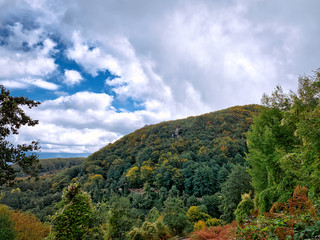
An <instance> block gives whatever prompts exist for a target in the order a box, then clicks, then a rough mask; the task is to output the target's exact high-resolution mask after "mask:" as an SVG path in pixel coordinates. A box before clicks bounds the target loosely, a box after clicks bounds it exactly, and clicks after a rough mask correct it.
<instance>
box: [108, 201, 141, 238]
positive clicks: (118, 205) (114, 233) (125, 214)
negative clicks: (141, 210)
mask: <svg viewBox="0 0 320 240" xmlns="http://www.w3.org/2000/svg"><path fill="white" fill-rule="evenodd" d="M108 204H109V209H108V212H107V218H106V224H105V225H104V228H105V230H106V234H107V239H112V240H123V239H127V233H128V232H129V231H130V229H131V228H132V227H133V226H135V225H137V224H138V223H139V221H138V214H137V212H136V211H135V209H132V208H131V206H130V200H129V199H128V198H125V197H118V196H112V197H111V199H110V201H109V203H108Z"/></svg>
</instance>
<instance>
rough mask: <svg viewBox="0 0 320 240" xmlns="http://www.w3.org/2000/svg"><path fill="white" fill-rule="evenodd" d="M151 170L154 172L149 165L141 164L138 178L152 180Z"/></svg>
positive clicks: (145, 180)
mask: <svg viewBox="0 0 320 240" xmlns="http://www.w3.org/2000/svg"><path fill="white" fill-rule="evenodd" d="M153 172H154V170H153V168H152V167H150V166H142V167H141V168H140V179H141V181H143V182H147V181H150V180H152V177H153Z"/></svg>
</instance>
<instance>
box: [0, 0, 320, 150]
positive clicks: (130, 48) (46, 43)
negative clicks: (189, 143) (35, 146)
mask: <svg viewBox="0 0 320 240" xmlns="http://www.w3.org/2000/svg"><path fill="white" fill-rule="evenodd" d="M284 4H285V3H281V2H279V1H275V0H270V1H257V0H249V1H245V0H233V1H206V0H199V1H194V0H188V1H180V0H178V1H174V2H173V1H169V0H163V1H161V2H156V1H148V0H137V1H127V2H126V3H125V4H123V3H121V2H119V1H96V0H93V1H90V2H89V1H85V0H79V1H77V3H75V2H72V1H61V0H55V1H53V0H46V1H45V2H42V1H40V0H26V1H22V0H14V1H12V2H11V1H10V2H9V0H7V1H3V2H2V3H0V22H5V21H4V19H6V18H10V17H8V16H9V15H10V14H11V13H12V12H14V10H12V9H16V11H17V12H18V13H19V14H20V15H23V14H25V12H26V11H22V9H24V8H26V9H28V11H29V12H31V13H33V14H32V17H30V15H28V14H26V15H28V16H27V17H25V16H26V15H23V16H24V17H25V19H29V18H31V19H32V20H33V21H34V22H35V25H36V24H38V25H39V26H38V27H35V28H31V29H27V28H24V27H23V26H24V25H23V23H22V22H21V23H19V21H18V23H16V24H12V25H11V28H9V29H10V31H11V32H12V34H13V35H11V36H9V37H8V38H7V39H5V40H6V41H8V42H9V43H8V44H9V45H6V46H5V45H2V46H0V68H1V69H2V71H1V72H0V81H1V82H2V83H5V84H7V86H10V87H12V88H23V87H30V86H37V87H42V88H45V89H50V90H55V92H56V94H57V95H62V97H59V98H57V99H54V100H51V101H44V102H43V104H42V105H41V106H40V107H38V109H37V110H32V111H31V112H30V113H32V114H33V115H34V118H36V119H37V118H38V119H40V122H41V123H42V125H41V127H40V126H39V129H40V130H39V131H38V132H37V134H39V136H41V138H43V139H45V142H44V144H45V146H46V149H47V150H48V151H52V152H54V151H68V152H71V151H72V148H73V149H74V151H78V152H81V151H89V150H88V149H93V148H94V146H93V145H92V146H91V145H90V144H89V142H87V141H86V138H87V139H90V141H92V142H93V143H94V144H97V146H98V145H99V144H100V142H101V145H99V146H102V145H105V144H106V143H107V142H108V141H113V140H114V139H116V138H117V137H119V136H121V135H122V134H126V133H128V132H130V131H132V130H134V129H136V128H139V127H142V126H144V125H145V124H149V123H156V122H159V121H163V120H169V119H176V118H182V117H186V116H189V115H196V114H200V113H204V112H209V111H213V110H217V109H222V108H226V107H230V106H233V105H240V104H249V103H259V99H260V97H261V96H262V93H263V92H270V91H271V90H272V89H273V88H274V86H275V85H276V84H281V85H284V87H285V88H291V89H292V88H294V87H295V86H296V82H297V81H296V77H297V75H298V74H303V73H309V72H310V71H311V70H312V69H316V68H317V67H319V66H318V65H317V64H319V63H318V56H319V53H320V48H319V46H318V45H319V43H318V40H317V39H318V36H319V35H320V30H319V28H318V26H317V23H318V22H319V20H320V19H319V14H318V13H317V9H318V8H319V7H320V4H319V2H318V1H316V0H310V1H308V2H304V3H301V2H300V1H297V0H293V1H292V4H290V6H285V7H284ZM20 5H21V6H22V7H20ZM261 9H264V11H261ZM28 11H27V12H28ZM9 13H10V14H9ZM34 13H37V14H34ZM305 16H308V18H306V17H305ZM28 17H29V18H28ZM10 19H11V18H10ZM30 22H32V21H31V20H30ZM49 32H50V34H51V33H53V34H56V35H57V36H59V40H60V41H61V42H62V43H63V44H64V45H65V46H67V50H66V51H65V52H64V53H63V54H65V55H66V56H67V57H68V58H69V59H70V60H74V61H75V62H76V63H77V64H79V65H81V67H82V68H83V69H84V71H85V72H87V73H89V74H91V75H92V76H98V75H99V73H100V72H104V71H109V72H111V73H112V74H113V75H117V76H118V77H117V78H109V79H106V81H105V83H106V86H105V89H110V88H111V89H112V91H114V93H115V97H111V96H110V95H109V94H110V93H109V94H104V93H100V94H98V93H91V92H80V93H76V94H73V95H70V96H66V94H67V93H66V92H65V91H66V90H65V89H61V88H62V87H61V86H58V85H56V84H54V83H52V84H53V85H50V84H49V83H50V81H49V80H48V79H49V78H47V77H48V76H50V74H53V73H54V72H55V71H57V65H56V64H55V62H54V59H53V57H52V56H53V55H52V53H54V52H55V51H57V49H56V45H55V44H56V43H55V42H53V40H50V39H49V38H48V34H49ZM0 40H1V38H0ZM23 42H28V47H30V48H31V49H30V50H29V51H28V52H23V51H18V50H17V49H18V48H19V47H21V44H22V43H23ZM38 42H42V43H43V45H41V44H40V45H37V43H38ZM32 46H33V47H32ZM81 74H82V73H81ZM81 74H80V73H79V72H76V71H73V70H66V71H65V73H64V81H65V83H66V84H69V85H70V86H73V85H76V84H79V83H80V82H81V81H83V77H82V76H81ZM82 75H83V74H82ZM83 76H84V75H83ZM79 86H80V84H79ZM58 87H59V91H56V90H57V89H58ZM88 91H89V90H88ZM101 91H103V90H102V89H101ZM128 99H129V101H132V100H133V101H134V103H133V104H139V106H140V107H142V108H143V110H136V111H132V110H131V112H130V111H129V110H123V111H122V112H117V111H116V109H115V108H114V107H113V106H112V105H113V103H114V102H116V101H125V100H128ZM46 129H48V130H47V131H48V135H45V134H46ZM59 131H61V132H63V133H65V134H61V136H60V135H59ZM26 134H27V133H26ZM28 134H29V135H28V136H30V137H31V136H36V135H33V133H32V132H31V131H30V132H28ZM95 134H97V139H99V141H97V142H95V141H94V140H93V138H94V135H95ZM100 134H101V135H100ZM73 135H74V136H75V137H74V138H72V136H73ZM82 136H85V137H82ZM75 138H77V139H75ZM50 139H51V140H50ZM112 139H113V140H112ZM103 141H105V142H103ZM59 142H61V143H63V144H66V146H65V145H64V146H62V145H59Z"/></svg>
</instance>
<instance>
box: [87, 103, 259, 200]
mask: <svg viewBox="0 0 320 240" xmlns="http://www.w3.org/2000/svg"><path fill="white" fill-rule="evenodd" d="M260 110H261V106H258V105H247V106H236V107H232V108H228V109H226V110H221V111H217V112H213V113H208V114H204V115H201V116H196V117H189V118H187V119H181V120H176V121H168V122H162V123H159V124H155V125H149V126H145V127H143V128H141V129H139V130H136V131H135V132H133V133H131V134H128V135H126V136H124V137H123V138H121V139H120V140H118V141H116V142H115V143H113V144H109V145H108V146H106V147H104V148H102V149H100V150H99V151H98V152H96V153H94V154H92V155H91V156H89V157H88V158H87V159H86V161H85V163H84V165H83V166H84V168H85V172H86V174H87V176H88V177H89V176H93V175H96V174H99V175H100V176H101V177H102V178H103V180H105V187H106V188H110V187H111V188H113V189H122V190H126V189H127V188H139V187H142V186H143V184H144V183H145V182H148V183H150V184H151V185H152V186H154V187H155V188H156V189H160V188H161V187H164V188H166V189H167V190H169V189H171V187H172V186H173V185H175V186H176V187H177V188H178V190H180V192H182V191H184V192H185V193H187V194H190V195H192V194H194V195H196V196H197V197H201V196H203V195H208V194H209V195H210V194H213V193H215V192H216V191H218V190H219V188H220V187H219V185H220V184H221V183H222V182H224V180H225V179H226V177H227V175H228V173H229V172H230V171H231V169H232V166H233V165H234V164H244V162H245V161H244V156H245V153H246V152H247V147H246V132H247V131H248V129H249V127H250V124H251V123H252V118H253V117H254V116H255V115H257V114H258V112H259V111H260ZM205 176H207V179H205ZM197 178H199V179H197ZM210 179H211V180H212V179H214V181H211V180H210ZM199 181H200V182H202V183H201V184H199ZM206 181H209V182H210V184H211V185H212V187H211V188H209V187H208V186H205V185H206ZM94 200H96V201H98V200H99V199H94Z"/></svg>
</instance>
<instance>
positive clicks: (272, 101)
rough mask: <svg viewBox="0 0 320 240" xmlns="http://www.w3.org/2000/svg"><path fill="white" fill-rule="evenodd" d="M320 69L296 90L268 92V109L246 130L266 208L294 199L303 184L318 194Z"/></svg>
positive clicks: (260, 205)
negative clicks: (297, 189)
mask: <svg viewBox="0 0 320 240" xmlns="http://www.w3.org/2000/svg"><path fill="white" fill-rule="evenodd" d="M319 83H320V70H317V71H315V74H314V75H313V76H304V77H300V78H299V87H298V90H297V93H294V92H290V94H285V93H283V91H282V89H281V87H279V86H277V87H276V89H275V91H274V92H273V93H272V95H271V96H267V95H264V97H263V100H262V101H263V103H264V104H265V106H266V108H265V109H264V111H263V112H262V113H261V114H260V115H259V117H258V118H256V120H255V121H254V124H253V126H252V127H251V131H250V132H249V133H248V148H249V153H248V155H247V161H248V162H249V163H250V165H251V169H250V171H249V172H250V174H251V176H252V185H253V187H254V189H255V191H256V199H255V202H256V203H257V207H258V208H259V210H260V211H268V210H269V209H270V207H271V206H272V203H274V202H275V201H286V200H287V199H288V198H290V195H291V194H292V192H293V189H294V186H296V185H298V184H300V185H305V186H307V187H309V188H310V189H311V192H312V193H311V194H312V195H313V196H316V195H317V194H319V193H320V184H319V181H318V179H319V176H320V164H319V160H318V159H319V155H320V150H319V143H320V142H319V133H318V132H319V130H318V129H319V127H320V111H319V109H320V107H319V106H320V105H319V103H320V99H319V93H320V84H319Z"/></svg>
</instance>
